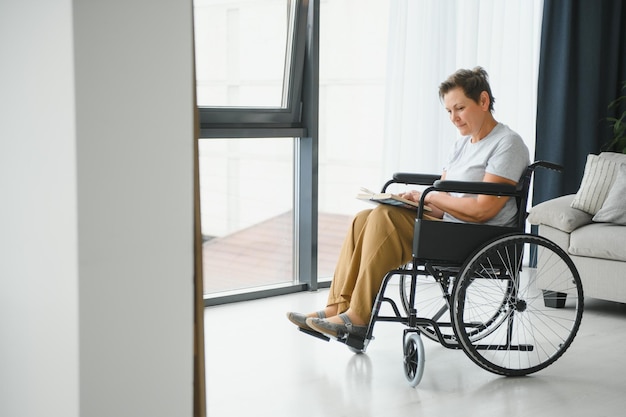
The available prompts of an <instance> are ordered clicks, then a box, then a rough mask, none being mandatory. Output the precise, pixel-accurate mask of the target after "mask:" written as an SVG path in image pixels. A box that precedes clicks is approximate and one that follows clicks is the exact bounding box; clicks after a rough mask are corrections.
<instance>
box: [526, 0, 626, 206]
mask: <svg viewBox="0 0 626 417" xmlns="http://www.w3.org/2000/svg"><path fill="white" fill-rule="evenodd" d="M623 81H626V1H623V0H544V6H543V24H542V34H541V53H540V62H539V82H538V94H537V139H536V148H535V160H548V161H552V162H557V163H560V164H562V165H564V167H565V171H564V172H563V173H560V174H558V173H554V172H549V171H546V170H542V169H540V170H538V172H537V173H536V177H535V184H534V195H533V203H534V204H537V203H540V202H542V201H545V200H548V199H550V198H554V197H557V196H561V195H564V194H572V193H575V192H576V191H577V190H578V187H579V185H580V180H581V179H582V175H583V172H584V167H585V161H586V158H587V155H588V154H590V153H596V154H597V153H599V152H600V151H602V150H604V149H603V146H605V145H606V144H607V142H609V141H610V138H611V130H610V127H609V124H608V122H607V121H606V120H605V118H606V117H608V116H615V115H617V113H618V111H617V109H615V110H611V111H609V110H608V108H607V107H608V105H609V103H610V102H611V101H612V100H614V99H615V98H616V97H617V96H619V95H620V89H621V86H622V82H623ZM622 94H623V93H622ZM619 110H620V113H621V111H624V109H623V107H622V108H621V109H619Z"/></svg>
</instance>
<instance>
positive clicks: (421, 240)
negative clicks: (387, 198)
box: [317, 161, 584, 387]
mask: <svg viewBox="0 0 626 417" xmlns="http://www.w3.org/2000/svg"><path fill="white" fill-rule="evenodd" d="M537 167H543V168H547V169H552V170H556V171H561V170H562V167H561V166H559V165H557V164H553V163H550V162H546V161H538V162H535V163H533V164H531V165H530V166H528V168H527V169H526V170H525V172H524V173H523V175H522V178H520V180H519V182H518V183H517V185H515V186H513V185H507V184H494V183H485V182H460V181H447V180H444V181H442V180H439V176H438V175H437V176H435V175H429V174H413V173H396V174H394V175H393V178H392V179H391V180H389V181H388V182H387V183H386V184H385V185H384V186H383V188H382V192H386V190H387V188H388V187H389V186H390V185H391V184H394V183H397V184H407V185H408V184H411V185H421V186H427V188H426V189H424V191H423V193H422V199H421V201H420V206H419V208H418V209H417V213H416V219H415V229H414V237H413V255H412V261H411V262H410V263H408V264H407V265H404V266H402V267H400V268H398V269H395V270H392V271H389V272H388V273H387V274H386V275H385V277H384V279H383V282H382V284H381V288H380V290H379V292H378V295H377V297H376V299H375V301H374V308H373V311H372V315H371V318H370V322H369V325H368V329H367V334H366V336H365V338H364V339H362V338H360V337H356V336H354V335H350V334H348V335H345V336H342V337H341V338H338V339H337V340H338V341H340V342H342V343H345V344H346V345H347V346H348V347H349V348H350V349H351V350H352V351H353V352H355V353H364V352H365V350H366V348H367V346H368V344H369V342H370V341H371V340H372V339H373V330H374V326H375V325H376V324H377V323H378V322H397V323H401V324H403V325H404V326H406V327H405V329H404V332H403V353H404V363H403V365H404V374H405V376H406V378H407V380H408V382H409V383H410V385H411V386H414V387H415V386H417V385H418V384H419V382H420V380H421V379H422V375H423V371H424V363H425V361H424V359H425V358H424V345H423V342H422V336H423V337H425V338H427V339H430V340H432V341H435V342H438V343H440V344H441V345H442V346H444V347H445V348H449V349H460V350H463V351H464V352H465V354H466V355H467V356H468V357H469V358H470V359H471V360H472V361H473V362H474V363H475V364H476V365H478V366H479V367H481V368H483V369H485V370H487V371H490V372H493V373H495V374H498V375H504V376H522V375H528V374H531V373H534V372H537V371H540V370H541V369H544V368H546V367H547V366H549V365H550V364H552V363H553V362H554V361H556V360H557V359H558V358H560V357H561V356H562V355H563V353H564V352H565V351H566V350H567V348H568V347H569V346H570V345H571V343H572V341H573V339H574V337H575V336H576V333H577V331H578V328H579V326H580V322H581V319H582V314H583V306H584V298H583V288H582V284H581V281H580V276H579V274H578V271H577V270H576V267H575V266H574V264H573V263H572V261H571V259H570V258H569V256H568V255H567V253H566V252H564V251H563V250H562V249H561V248H560V247H559V246H557V245H556V244H554V243H553V242H551V241H550V240H548V239H546V238H544V237H542V236H539V235H536V234H532V233H527V232H526V217H527V213H526V206H527V201H528V194H529V189H530V185H531V179H532V176H533V173H534V171H535V169H536V168H537ZM432 191H441V192H458V193H469V194H486V195H495V196H502V197H505V196H506V197H510V198H514V199H515V201H516V203H517V206H518V218H517V224H516V225H515V226H513V227H504V226H492V225H484V224H474V223H452V222H445V221H433V220H428V219H426V218H425V216H424V214H425V213H424V211H425V210H424V198H425V196H426V195H427V194H428V193H429V192H432ZM395 278H397V281H398V284H399V285H398V287H399V295H397V296H396V297H395V299H394V298H391V297H388V296H386V295H385V293H386V291H387V288H388V285H389V282H390V281H391V280H392V279H395ZM383 305H386V306H390V308H386V310H388V311H390V312H389V313H386V314H383V313H382V311H381V309H382V306H383ZM317 337H320V335H319V334H318V335H317ZM321 337H322V338H325V339H326V340H330V339H329V338H328V337H326V336H324V335H321Z"/></svg>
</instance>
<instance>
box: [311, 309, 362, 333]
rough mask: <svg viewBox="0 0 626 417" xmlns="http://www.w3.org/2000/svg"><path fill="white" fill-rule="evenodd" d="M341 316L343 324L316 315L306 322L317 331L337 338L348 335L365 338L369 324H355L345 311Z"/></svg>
mask: <svg viewBox="0 0 626 417" xmlns="http://www.w3.org/2000/svg"><path fill="white" fill-rule="evenodd" d="M339 317H340V318H341V319H342V320H343V323H342V324H335V323H331V322H329V321H328V320H324V319H318V318H314V317H309V318H307V319H306V324H307V325H308V326H309V327H310V328H312V329H313V330H315V331H316V332H320V333H323V334H325V335H328V336H332V337H335V338H337V339H341V338H342V337H344V336H347V335H353V336H357V337H360V338H362V339H365V336H366V335H367V326H355V325H354V324H352V322H351V321H350V319H349V318H348V315H347V314H345V313H341V314H340V315H339Z"/></svg>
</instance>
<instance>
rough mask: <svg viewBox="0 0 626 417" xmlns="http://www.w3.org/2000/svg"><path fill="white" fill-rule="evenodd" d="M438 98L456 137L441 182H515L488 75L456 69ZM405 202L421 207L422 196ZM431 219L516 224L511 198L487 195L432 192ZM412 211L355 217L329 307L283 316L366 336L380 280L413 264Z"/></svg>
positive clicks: (513, 151) (388, 209) (508, 134)
mask: <svg viewBox="0 0 626 417" xmlns="http://www.w3.org/2000/svg"><path fill="white" fill-rule="evenodd" d="M439 97H440V99H441V100H442V102H443V104H444V107H445V109H446V111H447V112H448V114H449V115H450V121H451V122H452V123H453V124H454V125H455V126H456V128H457V129H458V131H459V132H460V134H461V136H462V137H461V138H460V139H459V140H458V141H457V142H456V143H455V146H454V148H453V150H452V152H451V155H450V157H449V159H448V162H447V164H446V166H445V167H444V170H443V174H442V176H441V178H442V179H448V180H457V181H485V182H493V183H503V184H513V185H514V184H516V183H517V181H518V180H519V178H520V177H521V175H522V173H523V172H524V170H525V169H526V167H527V166H528V165H529V163H530V161H529V152H528V148H527V147H526V145H525V144H524V142H523V141H522V139H521V137H520V136H519V135H518V134H517V133H515V132H514V131H513V130H511V129H510V128H509V127H507V126H506V125H504V124H502V123H499V122H498V121H496V120H495V118H494V117H493V114H492V113H493V104H494V98H493V95H492V93H491V87H490V86H489V80H488V75H487V72H486V71H485V70H484V69H483V68H481V67H476V68H474V69H472V70H469V69H461V70H458V71H456V72H455V73H454V74H452V75H451V76H450V77H448V79H447V80H446V81H444V82H443V83H441V85H440V86H439ZM402 196H403V197H405V198H408V199H410V200H413V201H419V199H420V196H421V193H420V192H419V191H409V192H406V193H403V194H402ZM425 202H426V204H427V205H428V206H429V207H430V208H431V210H432V212H431V213H429V214H430V215H431V216H434V217H437V218H440V219H443V220H444V221H454V222H473V223H485V224H495V225H514V224H515V220H516V214H517V206H516V204H515V201H514V200H513V199H509V198H504V197H503V198H499V197H496V196H488V195H478V196H476V195H463V194H458V193H455V194H451V193H450V194H449V193H443V192H432V193H429V194H428V195H427V196H426V199H425ZM414 222H415V212H414V211H412V210H407V209H404V208H400V207H394V206H389V205H382V204H381V205H379V206H377V207H376V208H374V209H368V210H364V211H361V212H359V213H358V214H357V215H356V216H355V217H354V220H353V222H352V225H351V227H350V229H349V231H348V234H347V236H346V238H345V241H344V243H343V246H342V249H341V252H340V255H339V260H338V262H337V266H336V269H335V273H334V276H333V281H332V283H331V287H330V292H329V295H328V301H327V304H326V307H325V308H324V309H323V310H320V311H317V312H313V313H308V314H302V313H294V312H289V313H287V317H288V319H289V320H290V321H291V322H293V323H294V324H296V325H297V326H299V327H302V328H304V329H307V330H314V331H317V332H320V333H323V334H326V335H329V336H332V337H338V336H341V335H342V334H346V333H351V334H356V335H359V336H362V337H364V336H365V334H366V331H367V323H368V322H369V319H370V315H371V313H372V308H373V303H374V299H375V298H376V295H377V293H378V291H379V289H380V285H381V283H382V280H383V278H384V276H385V274H386V273H387V272H388V271H389V270H391V269H395V268H398V267H399V266H401V265H404V264H406V263H407V262H409V261H410V259H411V256H412V255H411V253H412V242H413V226H414Z"/></svg>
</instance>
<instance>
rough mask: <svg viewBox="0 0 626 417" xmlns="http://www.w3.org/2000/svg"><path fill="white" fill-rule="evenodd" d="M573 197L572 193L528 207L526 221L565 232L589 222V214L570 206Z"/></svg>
mask: <svg viewBox="0 0 626 417" xmlns="http://www.w3.org/2000/svg"><path fill="white" fill-rule="evenodd" d="M573 199H574V194H570V195H564V196H562V197H557V198H554V199H552V200H548V201H544V202H543V203H540V204H537V205H536V206H535V207H533V208H532V209H530V213H529V214H528V222H529V223H530V224H545V225H547V226H550V227H553V228H555V229H559V230H561V231H563V232H566V233H570V232H571V231H572V230H575V229H577V228H579V227H580V226H584V225H586V224H589V223H591V217H592V216H591V214H589V213H585V212H584V211H582V210H578V209H575V208H572V207H571V203H572V200H573Z"/></svg>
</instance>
